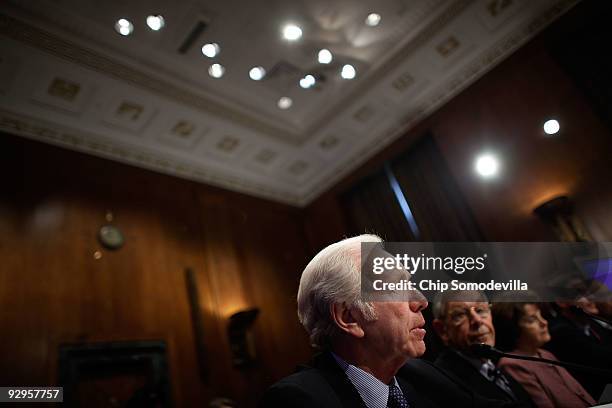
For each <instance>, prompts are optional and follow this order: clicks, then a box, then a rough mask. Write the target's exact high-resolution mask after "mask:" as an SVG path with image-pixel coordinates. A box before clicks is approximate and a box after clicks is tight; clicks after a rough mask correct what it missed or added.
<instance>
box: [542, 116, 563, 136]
mask: <svg viewBox="0 0 612 408" xmlns="http://www.w3.org/2000/svg"><path fill="white" fill-rule="evenodd" d="M560 128H561V126H559V122H557V121H556V120H554V119H550V120H547V121H546V122H545V123H544V132H546V134H547V135H554V134H555V133H557V132H558V131H559V129H560Z"/></svg>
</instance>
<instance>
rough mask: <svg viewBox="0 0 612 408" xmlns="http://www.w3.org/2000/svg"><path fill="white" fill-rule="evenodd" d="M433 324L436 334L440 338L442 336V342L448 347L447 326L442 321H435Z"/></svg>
mask: <svg viewBox="0 0 612 408" xmlns="http://www.w3.org/2000/svg"><path fill="white" fill-rule="evenodd" d="M431 324H432V326H433V328H434V330H435V331H436V333H438V336H440V338H441V339H442V342H443V343H444V344H445V345H448V333H447V332H446V325H445V324H444V322H443V321H442V320H440V319H434V321H433V322H431Z"/></svg>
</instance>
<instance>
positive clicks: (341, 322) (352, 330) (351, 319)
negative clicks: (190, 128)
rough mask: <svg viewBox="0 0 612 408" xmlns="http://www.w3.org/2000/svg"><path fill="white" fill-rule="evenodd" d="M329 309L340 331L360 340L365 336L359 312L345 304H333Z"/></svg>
mask: <svg viewBox="0 0 612 408" xmlns="http://www.w3.org/2000/svg"><path fill="white" fill-rule="evenodd" d="M329 309H330V310H329V311H330V313H331V316H332V319H334V323H336V326H337V327H338V329H340V331H342V332H344V333H346V334H349V335H351V336H354V337H358V338H361V337H363V336H364V331H363V328H362V327H361V323H360V321H361V319H359V315H358V312H356V311H354V310H353V309H351V308H349V307H347V306H346V303H344V302H343V303H333V304H332V305H330V306H329Z"/></svg>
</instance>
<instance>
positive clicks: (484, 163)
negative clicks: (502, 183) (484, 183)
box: [474, 153, 499, 178]
mask: <svg viewBox="0 0 612 408" xmlns="http://www.w3.org/2000/svg"><path fill="white" fill-rule="evenodd" d="M474 168H475V169H476V172H477V173H478V174H479V175H480V176H482V177H484V178H491V177H494V176H496V175H497V173H498V171H499V160H498V159H497V157H496V156H495V155H493V154H491V153H484V154H482V155H480V156H478V158H476V163H475V165H474Z"/></svg>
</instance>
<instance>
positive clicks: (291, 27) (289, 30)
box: [283, 24, 302, 41]
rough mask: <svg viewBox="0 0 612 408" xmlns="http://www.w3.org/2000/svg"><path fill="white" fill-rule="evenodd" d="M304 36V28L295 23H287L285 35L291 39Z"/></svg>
mask: <svg viewBox="0 0 612 408" xmlns="http://www.w3.org/2000/svg"><path fill="white" fill-rule="evenodd" d="M301 36H302V29H301V28H300V27H298V26H296V25H295V24H287V25H286V26H285V27H284V28H283V37H285V39H286V40H289V41H295V40H298V39H299V38H300V37H301Z"/></svg>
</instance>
